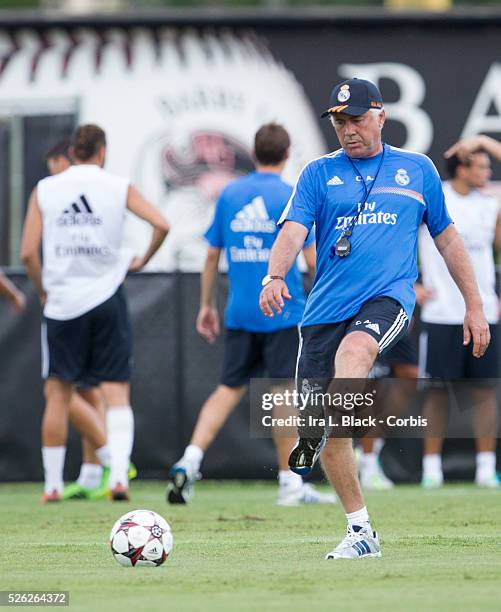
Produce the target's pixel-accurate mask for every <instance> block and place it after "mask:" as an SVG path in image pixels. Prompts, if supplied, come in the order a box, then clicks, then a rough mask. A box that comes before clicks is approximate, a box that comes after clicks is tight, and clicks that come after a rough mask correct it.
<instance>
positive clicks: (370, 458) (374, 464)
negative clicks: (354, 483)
mask: <svg viewBox="0 0 501 612" xmlns="http://www.w3.org/2000/svg"><path fill="white" fill-rule="evenodd" d="M378 467H379V464H378V458H377V455H376V453H364V454H363V455H362V456H361V457H360V471H361V472H363V473H364V474H365V475H367V474H374V472H377V469H378Z"/></svg>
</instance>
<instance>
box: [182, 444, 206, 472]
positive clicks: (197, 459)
mask: <svg viewBox="0 0 501 612" xmlns="http://www.w3.org/2000/svg"><path fill="white" fill-rule="evenodd" d="M203 458H204V451H203V450H202V449H201V448H200V447H199V446H195V445H194V444H189V445H188V446H187V447H186V449H185V451H184V455H183V459H185V460H186V461H188V463H191V465H192V466H193V469H194V470H195V472H198V471H199V470H200V464H201V463H202V459H203Z"/></svg>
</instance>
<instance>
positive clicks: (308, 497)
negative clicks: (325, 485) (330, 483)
mask: <svg viewBox="0 0 501 612" xmlns="http://www.w3.org/2000/svg"><path fill="white" fill-rule="evenodd" d="M336 502H337V496H336V494H335V493H334V492H330V493H321V492H320V491H317V490H316V489H315V487H313V486H312V485H311V484H308V483H299V486H298V485H297V483H296V482H285V483H283V484H281V485H280V486H279V487H278V498H277V506H299V505H301V504H335V503H336Z"/></svg>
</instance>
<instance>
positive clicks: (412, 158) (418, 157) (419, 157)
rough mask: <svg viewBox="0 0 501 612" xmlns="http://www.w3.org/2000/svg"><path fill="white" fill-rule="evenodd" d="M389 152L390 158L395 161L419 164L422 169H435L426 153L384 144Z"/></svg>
mask: <svg viewBox="0 0 501 612" xmlns="http://www.w3.org/2000/svg"><path fill="white" fill-rule="evenodd" d="M386 146H387V147H388V152H389V154H390V159H392V160H393V161H395V162H397V161H398V162H404V161H405V162H407V163H410V164H414V165H415V166H419V167H420V168H421V169H422V170H423V171H430V170H433V171H436V168H435V164H434V163H433V162H432V161H431V159H430V158H429V157H428V155H425V154H424V153H418V152H417V151H409V149H401V148H399V147H394V146H393V145H386Z"/></svg>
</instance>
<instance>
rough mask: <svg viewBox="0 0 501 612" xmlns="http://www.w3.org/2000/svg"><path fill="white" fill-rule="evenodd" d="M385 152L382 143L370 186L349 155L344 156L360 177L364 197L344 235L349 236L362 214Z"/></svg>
mask: <svg viewBox="0 0 501 612" xmlns="http://www.w3.org/2000/svg"><path fill="white" fill-rule="evenodd" d="M385 152H386V149H385V146H384V144H383V152H382V154H381V159H380V160H379V164H378V167H377V170H376V174H375V175H374V179H373V181H372V185H371V186H370V187H367V183H366V182H365V179H364V177H363V175H362V173H361V172H360V170H359V169H358V168H357V166H356V164H355V162H354V161H353V160H352V159H351V158H350V157H348V155H347V156H346V157H347V158H348V161H349V162H350V164H351V165H352V167H353V169H354V170H355V173H356V176H360V178H361V179H362V185H363V186H364V198H363V201H362V203H361V205H360V208H359V210H358V213H357V215H356V217H355V218H354V219H353V220H352V222H351V223H350V225H349V227H348V229H347V230H346V231H345V232H344V236H351V233H352V231H353V227H354V225H355V224H356V223H357V221H358V219H359V217H360V215H361V214H362V211H363V210H364V207H365V204H366V203H367V200H368V199H369V196H370V194H371V191H372V188H373V187H374V185H375V184H376V180H377V177H378V175H379V171H380V170H381V167H382V165H383V161H384V154H385Z"/></svg>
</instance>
